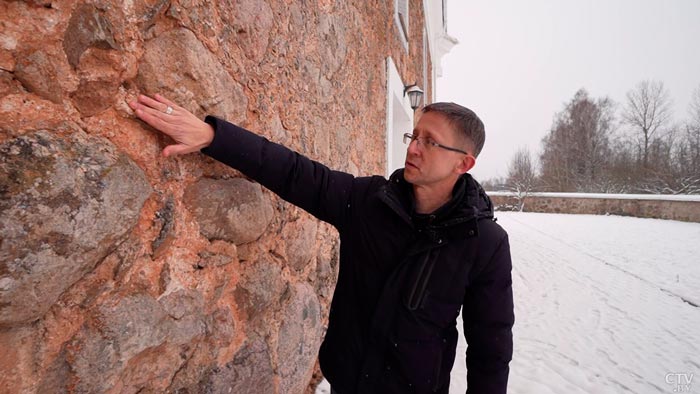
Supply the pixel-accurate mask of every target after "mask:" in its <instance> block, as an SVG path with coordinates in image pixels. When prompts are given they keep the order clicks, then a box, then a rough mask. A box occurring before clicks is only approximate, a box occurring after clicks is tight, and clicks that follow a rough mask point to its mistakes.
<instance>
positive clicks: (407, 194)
mask: <svg viewBox="0 0 700 394" xmlns="http://www.w3.org/2000/svg"><path fill="white" fill-rule="evenodd" d="M403 171H404V170H403V168H400V169H398V170H396V171H394V173H393V174H391V177H389V183H388V185H386V187H387V188H388V189H390V190H391V192H392V193H390V198H392V199H394V200H395V201H394V202H395V203H399V204H400V206H401V207H402V208H403V210H404V213H405V214H407V215H409V216H410V215H412V214H413V212H414V211H415V201H414V197H413V187H412V185H411V184H410V183H409V182H408V181H406V179H405V178H404V176H403ZM390 205H391V204H390ZM394 209H396V207H394ZM454 210H458V212H453V211H454ZM432 215H435V217H436V219H437V221H438V222H439V221H440V219H441V218H445V217H452V218H460V219H461V220H464V219H473V218H476V219H491V218H493V216H494V215H493V203H492V202H491V199H490V198H489V196H488V195H487V194H486V192H485V191H484V188H483V187H482V186H481V185H480V184H479V182H477V181H476V180H475V179H474V178H473V177H472V176H471V175H470V174H468V173H466V174H463V175H462V176H461V177H459V179H457V182H456V183H455V186H454V188H453V189H452V199H451V200H450V201H448V202H447V203H446V204H445V205H443V206H442V207H440V208H438V210H437V211H435V212H433V213H432Z"/></svg>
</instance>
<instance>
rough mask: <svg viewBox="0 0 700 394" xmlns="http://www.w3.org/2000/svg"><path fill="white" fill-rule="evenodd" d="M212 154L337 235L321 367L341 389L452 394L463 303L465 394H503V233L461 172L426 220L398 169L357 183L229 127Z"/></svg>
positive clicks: (509, 305)
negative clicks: (449, 197) (336, 270)
mask: <svg viewBox="0 0 700 394" xmlns="http://www.w3.org/2000/svg"><path fill="white" fill-rule="evenodd" d="M207 122H209V123H210V124H211V125H212V126H214V128H215V130H216V134H215V138H214V141H213V142H212V144H211V145H210V146H209V147H208V148H205V149H204V150H203V152H204V153H206V154H207V155H209V156H211V157H213V158H215V159H217V160H219V161H221V162H223V163H225V164H227V165H229V166H231V167H233V168H236V169H238V170H239V171H241V172H243V173H244V174H246V175H247V176H249V177H251V178H252V179H255V180H256V181H258V182H260V183H261V184H262V185H264V186H265V187H267V188H269V189H270V190H272V191H273V192H275V193H276V194H278V195H279V196H281V197H282V198H283V199H285V200H287V201H289V202H290V203H292V204H294V205H297V206H299V207H301V208H303V209H304V210H306V211H308V212H309V213H311V214H312V215H314V216H316V217H317V218H319V219H321V220H323V221H326V222H328V223H330V224H332V225H333V226H335V227H336V228H337V229H338V232H339V234H340V263H339V275H338V283H337V285H336V288H335V293H334V296H333V301H332V303H331V310H330V318H329V326H328V331H327V333H326V336H325V339H324V341H323V344H322V345H321V350H320V354H319V359H320V364H321V370H322V372H323V374H324V376H325V377H326V378H327V379H328V381H329V382H330V383H331V385H332V387H333V388H334V389H335V390H337V391H338V392H339V393H341V394H351V393H361V394H366V393H433V392H436V393H447V392H448V388H449V380H450V371H451V369H452V366H453V363H454V359H455V349H456V344H457V336H458V335H457V328H456V318H457V317H458V315H459V311H460V307H462V308H463V313H462V315H463V321H464V331H465V335H466V339H467V343H468V350H467V368H468V372H467V375H468V381H467V383H468V386H469V387H468V393H488V394H497V393H505V392H506V385H507V381H508V371H509V369H508V363H509V362H510V359H511V356H512V351H513V342H512V335H511V328H512V325H513V321H514V317H513V296H512V289H511V259H510V248H509V245H508V237H507V235H506V233H505V231H504V230H503V229H502V228H501V227H500V226H498V225H497V224H496V223H495V222H494V221H493V220H492V219H493V210H492V206H491V202H490V200H489V199H488V197H487V196H486V194H485V193H484V191H483V189H482V188H481V186H479V184H478V183H477V182H476V181H475V180H473V179H472V177H471V176H469V175H468V174H466V175H464V176H463V177H461V178H460V179H459V181H458V182H457V184H456V185H455V187H454V190H453V199H452V200H451V201H450V202H449V203H447V204H446V205H444V206H443V207H441V208H440V209H438V210H437V211H436V212H434V213H433V214H432V215H416V214H414V209H413V207H414V201H413V191H412V187H411V185H410V184H408V183H407V182H406V181H405V180H404V179H403V171H402V170H398V171H396V172H395V173H394V174H393V175H392V176H391V178H390V179H389V180H387V179H385V178H384V177H381V176H372V177H354V176H352V175H350V174H346V173H343V172H337V171H332V170H330V169H328V168H327V167H325V166H323V165H321V164H319V163H317V162H314V161H312V160H310V159H308V158H306V157H304V156H301V155H299V154H298V153H295V152H293V151H291V150H289V149H287V148H285V147H283V146H280V145H277V144H274V143H271V142H269V141H267V140H266V139H264V138H262V137H259V136H257V135H255V134H253V133H250V132H248V131H246V130H244V129H242V128H239V127H237V126H234V125H232V124H230V123H227V122H225V121H222V120H220V119H216V118H213V117H208V118H207Z"/></svg>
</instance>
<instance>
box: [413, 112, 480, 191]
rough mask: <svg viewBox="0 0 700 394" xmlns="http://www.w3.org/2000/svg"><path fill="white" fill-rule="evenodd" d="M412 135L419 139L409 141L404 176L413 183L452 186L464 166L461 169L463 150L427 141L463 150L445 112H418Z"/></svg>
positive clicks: (417, 184) (464, 148)
mask: <svg viewBox="0 0 700 394" xmlns="http://www.w3.org/2000/svg"><path fill="white" fill-rule="evenodd" d="M413 135H414V136H415V137H419V140H416V141H412V142H411V143H410V144H409V145H408V150H407V152H406V163H405V169H404V178H405V179H406V181H408V182H409V183H412V184H413V185H416V186H437V185H443V186H445V187H449V188H451V187H452V186H453V185H454V183H455V182H456V180H457V178H458V177H459V176H460V175H461V174H462V173H463V172H466V171H467V170H468V169H469V168H467V169H466V170H462V171H460V168H461V167H460V165H461V164H463V163H462V161H463V159H464V157H465V155H464V154H463V153H459V152H454V151H450V150H447V149H443V148H440V147H436V146H429V145H428V144H427V143H426V141H430V140H432V141H434V142H437V143H438V144H441V145H445V146H449V147H454V148H459V149H463V150H466V147H464V146H462V145H463V144H460V143H459V141H458V139H457V136H456V135H455V131H454V130H453V128H452V126H450V124H449V123H448V121H447V119H446V118H445V117H444V115H442V114H440V113H436V112H428V113H425V114H423V116H421V118H420V120H419V121H418V124H417V125H416V127H415V128H414V129H413Z"/></svg>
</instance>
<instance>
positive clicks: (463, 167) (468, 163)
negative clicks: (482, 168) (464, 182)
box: [455, 155, 476, 175]
mask: <svg viewBox="0 0 700 394" xmlns="http://www.w3.org/2000/svg"><path fill="white" fill-rule="evenodd" d="M474 164H476V159H475V158H474V156H472V155H465V156H464V158H463V159H462V160H461V161H460V162H459V163H458V164H457V167H455V170H456V171H457V172H458V173H459V174H460V175H462V174H464V173H466V172H467V171H469V170H471V169H472V168H473V167H474Z"/></svg>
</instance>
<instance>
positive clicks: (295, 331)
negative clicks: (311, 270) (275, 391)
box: [277, 283, 322, 393]
mask: <svg viewBox="0 0 700 394" xmlns="http://www.w3.org/2000/svg"><path fill="white" fill-rule="evenodd" d="M320 312H321V311H320V308H319V303H318V297H316V294H315V293H314V289H313V288H312V287H311V286H309V285H308V284H305V283H299V284H297V285H296V286H295V287H294V290H293V292H292V296H291V299H290V302H289V304H288V305H287V307H286V308H285V310H284V311H283V314H282V325H281V326H280V332H279V339H278V341H279V342H278V343H279V344H278V349H277V355H278V357H279V366H280V367H279V375H280V378H281V382H280V388H281V389H280V392H282V393H301V392H303V391H304V388H305V387H306V382H308V381H309V379H311V375H312V374H313V365H310V364H309V363H307V362H306V360H309V359H311V358H313V357H314V356H315V355H316V354H317V353H318V348H319V346H320V345H321V341H320V338H321V331H322V327H321V316H320Z"/></svg>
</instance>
